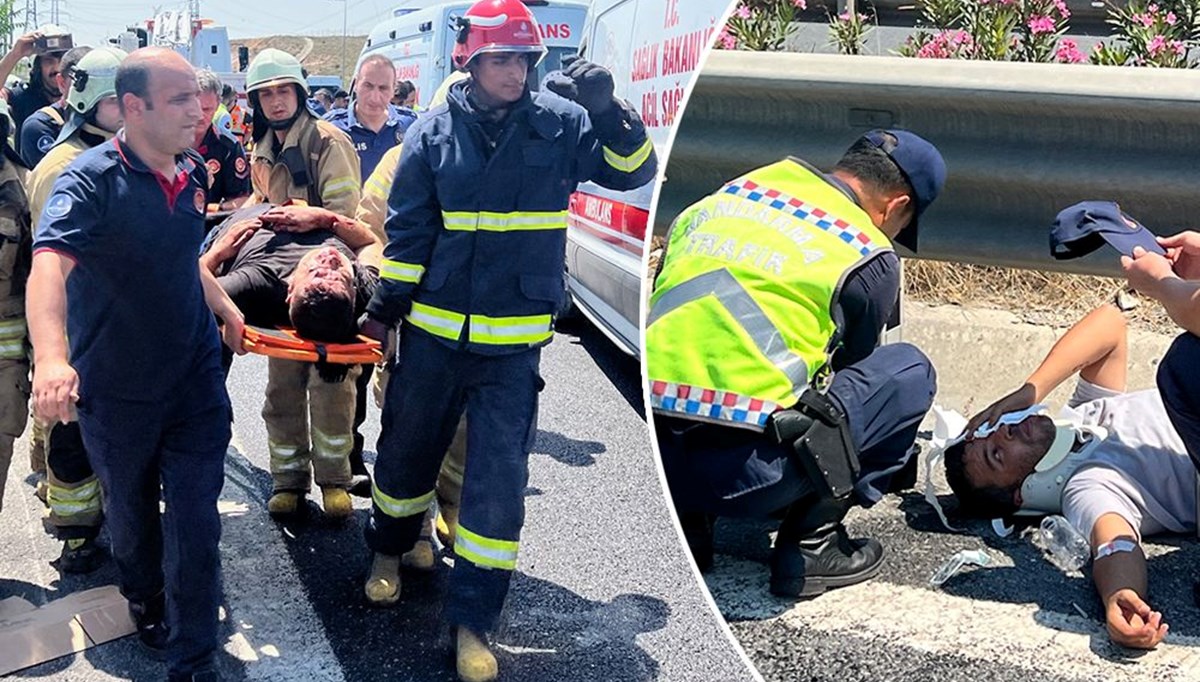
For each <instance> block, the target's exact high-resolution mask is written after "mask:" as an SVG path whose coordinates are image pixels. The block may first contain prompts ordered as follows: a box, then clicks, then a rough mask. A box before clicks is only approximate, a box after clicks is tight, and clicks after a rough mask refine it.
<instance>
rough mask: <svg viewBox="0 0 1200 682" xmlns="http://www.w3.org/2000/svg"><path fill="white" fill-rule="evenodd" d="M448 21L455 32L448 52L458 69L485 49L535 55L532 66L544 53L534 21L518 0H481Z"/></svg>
mask: <svg viewBox="0 0 1200 682" xmlns="http://www.w3.org/2000/svg"><path fill="white" fill-rule="evenodd" d="M450 21H451V28H453V29H455V31H457V40H456V42H455V43H454V52H453V53H452V54H451V60H452V61H453V62H454V67H455V68H457V69H462V70H465V69H466V68H467V64H470V63H471V60H472V59H474V58H475V56H476V55H478V54H482V53H485V52H526V53H530V54H536V55H537V56H536V57H535V58H534V59H533V62H532V65H533V66H537V65H538V64H540V63H541V61H542V59H544V58H545V56H546V46H545V44H543V43H542V34H541V31H540V29H539V28H538V23H537V20H536V19H534V18H533V14H532V13H531V12H530V11H529V8H528V7H526V6H525V3H523V2H521V0H480V1H479V2H477V3H475V4H474V5H471V7H470V9H468V10H467V12H466V14H464V15H463V16H454V17H451V20H450Z"/></svg>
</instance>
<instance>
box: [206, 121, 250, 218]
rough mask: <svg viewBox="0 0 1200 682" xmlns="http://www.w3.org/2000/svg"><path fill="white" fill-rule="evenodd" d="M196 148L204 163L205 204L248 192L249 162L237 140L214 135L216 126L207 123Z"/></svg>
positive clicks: (233, 197)
mask: <svg viewBox="0 0 1200 682" xmlns="http://www.w3.org/2000/svg"><path fill="white" fill-rule="evenodd" d="M196 151H198V152H200V156H203V157H204V163H205V165H207V166H208V183H209V187H208V194H207V196H206V201H207V202H208V203H210V204H218V203H220V202H222V201H225V200H226V199H235V198H237V197H244V196H246V195H248V194H250V164H249V163H248V162H247V159H246V150H245V148H243V147H242V145H241V143H240V142H237V141H236V140H233V139H231V138H229V137H227V136H225V135H221V134H218V133H217V129H216V128H214V127H213V126H209V127H208V132H206V133H204V139H203V140H201V141H200V146H199V147H198V148H197V149H196Z"/></svg>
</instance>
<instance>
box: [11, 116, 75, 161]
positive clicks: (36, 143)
mask: <svg viewBox="0 0 1200 682" xmlns="http://www.w3.org/2000/svg"><path fill="white" fill-rule="evenodd" d="M66 115H67V112H66V107H65V106H64V105H63V104H62V103H61V102H55V103H54V104H50V105H47V106H44V107H42V108H41V109H38V110H37V111H35V112H34V113H33V115H32V116H30V117H29V118H27V119H25V123H23V124H22V125H21V159H22V160H23V161H25V165H26V166H27V167H29V168H34V167H35V166H37V165H38V162H39V161H41V160H42V157H43V156H45V155H46V153H47V152H49V151H50V148H51V147H53V146H54V143H55V142H56V141H57V140H58V134H59V133H61V132H62V128H63V124H64V123H65V122H66Z"/></svg>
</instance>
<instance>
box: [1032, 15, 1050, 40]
mask: <svg viewBox="0 0 1200 682" xmlns="http://www.w3.org/2000/svg"><path fill="white" fill-rule="evenodd" d="M1029 32H1030V33H1032V34H1033V35H1035V36H1036V35H1041V34H1043V33H1054V20H1053V19H1051V18H1050V17H1033V18H1032V19H1030V20H1029Z"/></svg>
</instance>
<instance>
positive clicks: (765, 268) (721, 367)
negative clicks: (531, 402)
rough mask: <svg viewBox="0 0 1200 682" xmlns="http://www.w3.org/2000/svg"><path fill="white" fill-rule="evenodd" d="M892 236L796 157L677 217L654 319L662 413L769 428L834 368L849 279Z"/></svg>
mask: <svg viewBox="0 0 1200 682" xmlns="http://www.w3.org/2000/svg"><path fill="white" fill-rule="evenodd" d="M889 251H891V242H890V241H888V238H887V237H886V236H885V235H884V234H883V233H882V232H880V231H879V230H878V229H877V228H876V227H875V226H874V225H873V224H872V222H871V219H870V217H869V216H867V214H866V213H865V212H864V211H863V210H862V208H860V207H859V206H858V204H856V203H855V202H854V200H853V199H851V198H850V197H849V196H847V195H846V193H845V192H843V191H842V190H841V189H839V188H838V187H836V186H834V185H832V184H830V182H829V181H828V180H826V179H825V178H824V177H823V176H822V175H821V174H820V173H818V172H817V171H816V170H815V169H813V168H812V167H810V166H808V165H807V164H805V163H803V162H801V161H798V160H794V159H789V160H785V161H780V162H778V163H775V164H772V165H770V166H766V167H764V168H760V169H758V170H755V171H752V172H751V173H749V174H747V175H745V176H743V177H741V178H738V179H737V180H734V181H733V182H731V183H729V184H728V185H726V186H725V187H723V188H721V189H720V190H719V191H718V192H716V193H715V194H713V195H711V196H709V197H707V198H705V199H703V200H701V201H700V202H698V203H696V204H694V205H692V206H691V207H689V208H688V209H687V210H686V211H684V213H683V214H681V215H680V216H679V218H677V219H676V222H675V224H674V225H673V226H672V228H671V233H670V235H669V237H668V242H667V249H666V254H665V256H664V261H663V267H662V270H661V272H660V273H659V276H658V279H657V281H656V282H655V291H654V294H653V296H652V297H651V299H650V313H649V316H648V318H647V320H646V342H645V356H646V370H647V375H648V377H649V380H650V401H651V406H652V407H653V409H654V410H655V411H656V412H659V413H663V414H670V415H673V416H679V417H685V418H693V419H698V420H703V421H712V422H717V423H723V424H729V425H734V426H744V427H750V428H762V427H763V426H765V425H766V421H767V418H768V417H769V416H770V414H771V413H772V412H774V411H776V410H778V409H782V408H787V407H791V406H792V405H794V404H795V403H796V401H797V400H798V398H799V396H800V395H801V394H802V393H803V392H804V391H805V390H808V389H809V388H810V387H812V386H814V385H818V384H819V383H820V382H821V381H822V380H823V379H824V378H825V377H826V376H827V373H828V370H827V368H828V363H829V357H830V355H831V354H832V352H833V350H834V348H835V347H836V344H837V342H838V325H837V324H836V322H835V321H834V319H833V313H832V311H833V309H834V302H835V300H836V297H837V295H838V292H839V291H840V289H841V283H842V281H843V280H844V279H845V277H846V275H848V274H849V273H850V272H852V271H854V270H855V269H857V268H858V267H859V266H860V265H862V264H863V263H864V262H866V261H867V260H869V259H872V258H875V257H877V256H879V255H881V254H883V253H887V252H889Z"/></svg>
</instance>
